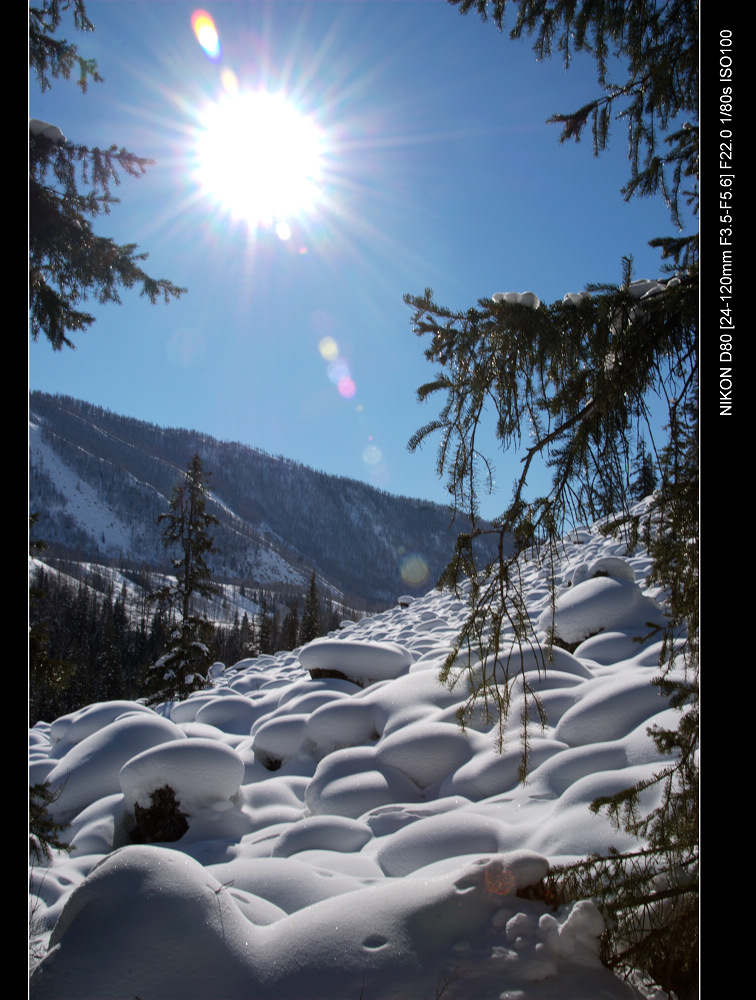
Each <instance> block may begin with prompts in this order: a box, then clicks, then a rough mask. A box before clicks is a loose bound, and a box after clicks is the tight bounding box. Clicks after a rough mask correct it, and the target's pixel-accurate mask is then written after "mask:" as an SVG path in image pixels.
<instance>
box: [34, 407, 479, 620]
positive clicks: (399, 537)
mask: <svg viewBox="0 0 756 1000" xmlns="http://www.w3.org/2000/svg"><path fill="white" fill-rule="evenodd" d="M195 452H197V453H198V454H199V455H200V457H201V459H202V462H203V465H204V468H205V469H206V470H207V471H208V472H209V473H210V474H211V478H210V487H211V497H210V508H211V509H212V512H213V514H214V515H215V516H216V517H217V518H218V520H219V524H218V525H217V528H216V530H215V532H214V544H215V546H216V548H217V550H218V551H217V553H216V554H215V555H214V556H213V558H212V569H213V573H214V575H216V576H217V578H218V579H219V580H234V581H237V582H242V583H246V584H249V585H257V586H265V585H266V584H281V583H283V584H286V583H289V584H292V585H293V586H295V587H297V588H303V587H304V586H305V585H306V582H307V580H308V578H309V574H310V572H311V570H312V569H313V568H315V569H317V571H318V574H319V576H321V577H322V578H324V579H325V580H327V581H328V583H329V584H330V586H331V587H332V589H333V591H334V593H337V594H340V595H345V596H348V597H353V598H358V599H360V600H363V601H367V602H370V603H374V604H380V603H384V604H385V603H389V602H391V601H393V600H395V598H396V596H397V595H398V594H399V593H402V592H404V591H409V592H410V593H412V592H415V593H419V592H422V591H424V590H427V588H428V587H429V586H432V585H433V584H434V583H435V581H436V579H437V578H438V575H439V573H440V571H441V569H442V568H443V566H444V565H445V563H446V561H447V560H448V558H449V555H450V553H451V550H452V546H453V542H454V538H455V536H456V533H457V531H458V530H459V525H458V524H455V525H454V526H451V525H450V515H449V512H448V510H446V509H445V508H444V507H442V506H439V505H436V504H432V503H429V502H426V501H422V500H413V499H409V498H406V497H396V496H392V495H390V494H388V493H385V492H383V491H381V490H377V489H375V488H373V487H370V486H368V485H367V484H365V483H361V482H358V481H355V480H350V479H345V478H342V477H337V476H329V475H326V474H325V473H323V472H318V471H315V470H313V469H310V468H307V467H306V466H304V465H300V464H299V463H296V462H292V461H289V460H287V459H285V458H282V457H280V456H273V455H269V454H266V453H265V452H262V451H259V450H257V449H254V448H250V447H248V446H246V445H242V444H239V443H235V442H225V441H218V440H216V439H214V438H212V437H209V436H207V435H204V434H201V433H199V432H198V431H194V430H187V429H183V428H162V427H158V426H156V425H154V424H150V423H146V422H143V421H139V420H134V419H131V418H129V417H123V416H119V415H117V414H114V413H111V412H110V411H108V410H106V409H103V408H101V407H97V406H93V405H91V404H89V403H86V402H83V401H81V400H76V399H72V398H70V397H66V396H52V395H48V394H45V393H41V392H32V393H31V395H30V404H29V472H30V488H29V502H30V511H35V512H38V513H39V519H38V522H37V525H36V530H35V533H36V535H38V536H39V537H41V538H44V539H45V541H46V542H47V543H48V544H49V545H50V546H51V550H52V551H53V552H54V553H56V554H61V553H64V554H67V555H71V556H73V557H75V558H77V559H80V560H90V561H95V562H102V563H111V564H112V563H119V564H123V565H146V566H149V567H152V568H155V569H163V570H164V569H166V568H167V567H168V561H167V554H166V552H165V550H164V548H163V546H162V544H161V533H160V526H159V525H158V522H157V519H158V516H159V515H160V514H161V513H164V512H165V511H166V510H167V508H168V502H169V498H170V495H171V490H172V488H173V486H174V484H175V483H176V481H177V480H178V478H179V476H180V475H181V473H182V472H183V470H184V469H185V467H186V464H187V461H188V460H189V459H190V458H191V456H192V455H193V454H194V453H195Z"/></svg>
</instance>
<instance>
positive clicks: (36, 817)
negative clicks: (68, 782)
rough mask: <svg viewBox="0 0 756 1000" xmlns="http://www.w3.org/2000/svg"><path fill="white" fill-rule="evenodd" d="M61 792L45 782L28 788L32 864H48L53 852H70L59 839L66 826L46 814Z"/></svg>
mask: <svg viewBox="0 0 756 1000" xmlns="http://www.w3.org/2000/svg"><path fill="white" fill-rule="evenodd" d="M61 791H62V788H57V789H53V788H51V787H50V785H49V784H48V783H47V782H40V783H38V784H35V785H30V786H29V857H30V860H31V863H32V864H35V865H43V864H45V863H47V862H50V861H51V860H52V852H53V851H54V850H55V851H66V852H68V851H69V850H70V847H69V846H68V844H66V843H65V842H64V841H62V840H61V839H60V837H59V834H61V833H63V831H64V830H65V829H66V828H67V826H68V824H67V823H56V822H55V820H54V819H53V818H52V817H51V816H50V814H49V812H48V808H49V807H50V806H51V805H52V803H53V802H55V800H56V799H57V798H58V797H59V796H60V793H61Z"/></svg>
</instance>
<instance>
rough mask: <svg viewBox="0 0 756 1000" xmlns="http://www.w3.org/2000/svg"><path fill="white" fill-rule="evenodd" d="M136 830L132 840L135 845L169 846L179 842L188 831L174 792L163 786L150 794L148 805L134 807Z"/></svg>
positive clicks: (169, 787) (167, 786)
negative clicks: (159, 844)
mask: <svg viewBox="0 0 756 1000" xmlns="http://www.w3.org/2000/svg"><path fill="white" fill-rule="evenodd" d="M134 816H135V819H136V829H135V830H134V832H133V833H132V835H131V837H132V840H133V841H134V842H135V843H137V844H156V843H161V844H170V843H173V842H174V841H176V840H180V839H181V838H182V837H183V836H184V834H185V833H186V831H187V830H188V829H189V824H188V823H187V821H186V813H184V812H182V811H181V809H180V808H179V802H178V800H177V798H176V792H175V791H174V789H173V788H171V786H170V785H163V787H162V788H156V789H155V791H154V792H150V805H149V806H140V805H139V803H138V802H137V803H136V804H135V806H134Z"/></svg>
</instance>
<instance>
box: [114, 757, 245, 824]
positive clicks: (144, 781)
mask: <svg viewBox="0 0 756 1000" xmlns="http://www.w3.org/2000/svg"><path fill="white" fill-rule="evenodd" d="M243 778H244V761H243V760H242V758H241V757H240V756H239V754H238V753H236V751H235V750H233V749H232V748H231V747H229V746H226V744H225V743H220V742H218V741H217V740H210V739H202V738H187V739H184V740H181V741H179V742H175V743H164V744H162V745H161V746H157V747H152V748H151V749H149V750H146V751H144V752H143V753H140V754H137V755H136V756H135V757H132V758H131V759H130V760H128V761H127V762H126V763H125V764H124V766H123V767H122V768H121V771H120V773H119V775H118V781H119V784H120V787H121V791H122V792H123V795H124V807H125V808H126V810H127V811H128V812H129V813H132V814H133V813H134V808H135V805H136V804H137V803H138V804H139V805H140V806H141V807H142V808H148V807H149V806H150V803H151V795H152V793H153V792H155V791H157V790H158V789H159V788H163V787H164V786H165V785H168V786H170V787H171V788H172V789H173V791H174V792H175V795H176V801H177V802H178V804H179V807H180V809H181V812H183V813H184V814H185V815H187V816H188V817H192V816H194V815H196V814H197V813H198V812H199V811H200V810H201V809H207V808H210V809H216V810H218V811H222V810H224V809H227V808H229V807H230V805H231V799H232V798H233V797H234V796H235V795H236V793H237V792H238V790H239V786H240V785H241V783H242V779H243Z"/></svg>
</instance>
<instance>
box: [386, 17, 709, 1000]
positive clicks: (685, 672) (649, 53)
mask: <svg viewBox="0 0 756 1000" xmlns="http://www.w3.org/2000/svg"><path fill="white" fill-rule="evenodd" d="M450 2H452V3H455V4H459V6H460V8H461V10H462V12H463V13H466V12H467V11H468V10H469V9H473V8H474V9H476V10H477V11H478V12H479V13H480V14H481V16H482V17H483V18H484V20H485V19H487V18H488V17H489V15H490V16H492V17H493V19H494V20H495V22H496V23H497V24H498V26H499V27H500V28H501V27H502V24H503V17H504V13H505V10H506V8H507V7H508V6H509V8H510V9H511V8H512V7H513V6H516V8H517V20H516V24H515V26H514V28H513V29H512V32H511V34H512V36H513V37H520V36H521V35H522V34H523V33H529V34H534V35H535V37H536V42H535V49H536V52H537V54H538V55H539V56H541V57H542V56H547V55H549V54H550V53H551V51H552V48H558V50H559V51H560V52H561V53H562V55H563V57H564V60H565V65H567V66H568V65H569V63H570V59H571V57H572V54H573V52H576V51H580V50H583V51H586V52H588V53H591V54H592V55H593V57H594V58H595V60H596V65H597V70H598V79H599V83H600V85H601V87H602V94H601V96H599V97H597V98H596V99H595V100H594V101H592V102H590V103H589V104H587V105H585V106H584V107H583V108H581V109H579V110H578V111H576V112H572V113H569V114H558V115H555V116H554V118H553V119H552V120H553V121H558V122H560V123H562V125H563V133H562V141H564V140H566V139H579V138H580V135H581V132H582V131H583V129H584V127H585V126H586V125H587V123H588V122H589V121H591V129H592V134H593V148H594V153H595V154H597V155H598V154H599V153H600V152H601V151H602V150H603V149H604V148H605V146H606V142H607V139H608V135H609V127H610V122H611V120H612V118H613V117H614V116H615V114H616V112H617V111H618V110H620V109H621V110H622V112H623V115H622V116H623V118H624V119H625V120H626V122H627V125H628V138H629V145H630V153H631V177H630V180H629V182H628V184H627V185H626V187H625V188H624V189H623V193H624V195H625V197H626V198H630V197H631V196H632V195H649V194H654V193H661V194H662V195H663V197H664V198H665V200H666V202H667V204H668V205H669V207H670V210H671V214H672V219H673V222H674V223H675V224H677V225H678V226H679V225H680V220H681V198H682V197H686V198H687V200H688V203H689V204H690V205H691V206H692V207H694V209H697V174H698V125H697V119H698V103H697V100H698V87H697V83H698V10H697V4H696V3H695V2H693V0H672V2H670V3H663V4H662V3H656V2H653V0H649V2H645V3H638V4H631V5H628V4H620V3H613V2H612V3H610V2H599V3H593V2H587V0H586V2H577V3H573V2H570V0H520V2H518V3H517V4H516V5H515V4H514V3H513V2H512V3H510V4H509V5H507V2H506V0H498V2H493V3H487V2H485V0H450ZM610 54H616V55H617V56H618V57H619V59H618V61H617V62H615V63H611V64H610ZM610 66H611V68H614V67H616V66H619V67H621V68H624V71H626V72H627V79H626V80H625V81H624V83H622V84H620V85H615V84H612V83H610V82H609V79H608V77H609V71H610ZM682 116H689V118H690V120H689V121H687V122H685V124H684V125H683V126H682V127H681V128H678V127H677V126H678V122H679V120H680V118H681V117H682ZM673 126H674V128H675V131H670V129H671V128H672V127H673ZM662 139H663V140H664V142H665V143H666V145H667V151H666V152H665V153H661V152H660V150H659V145H658V144H659V142H660V141H662ZM683 184H689V185H690V188H689V190H683V188H682V185H683ZM651 245H652V246H658V247H659V248H660V249H661V253H662V258H663V259H664V258H666V259H668V260H671V261H672V264H671V265H670V266H669V267H668V272H672V271H673V269H675V270H676V273H674V275H673V276H672V277H670V278H669V279H668V280H661V279H660V280H659V281H658V282H650V283H647V282H634V281H633V274H632V259H631V258H630V257H627V258H625V260H624V262H623V269H622V278H621V281H620V282H618V283H617V284H616V285H595V284H594V285H588V286H587V287H586V292H584V293H582V294H580V295H572V294H570V295H567V296H565V298H564V300H563V301H561V302H555V303H553V304H551V305H546V304H542V303H540V302H538V300H537V299H536V298H535V296H529V297H528V298H527V299H525V300H523V299H522V297H519V296H518V297H514V298H513V299H510V298H509V297H507V296H496V301H494V300H492V299H480V300H479V302H478V305H477V307H475V308H469V309H466V310H464V311H452V310H450V309H448V308H446V307H443V306H440V305H437V304H436V303H435V302H434V301H433V296H432V292H431V291H430V289H426V291H425V293H424V294H423V295H421V296H406V297H405V299H406V301H407V303H408V304H409V305H410V306H412V307H413V310H414V313H413V326H414V329H415V331H416V333H417V334H418V335H420V336H426V337H428V338H429V340H430V343H429V346H428V347H427V349H426V351H425V354H426V357H427V358H428V360H430V361H432V362H434V363H436V364H438V365H439V366H440V371H438V373H437V374H436V376H435V377H434V379H433V380H432V381H431V382H429V383H427V384H426V385H424V386H421V387H420V389H419V390H418V395H419V397H420V399H421V400H424V399H427V398H429V397H431V396H433V395H434V394H436V393H441V394H442V395H443V396H444V397H445V401H444V404H443V406H442V409H441V412H440V414H439V416H438V417H437V418H436V419H434V420H432V421H431V422H429V423H428V424H426V425H425V426H424V427H422V428H421V429H420V430H419V431H418V432H417V433H416V434H415V435H414V436H413V438H412V439H411V441H410V448H411V449H414V448H417V447H420V445H422V444H423V442H425V441H426V439H428V438H429V437H430V436H432V435H435V434H440V436H441V444H440V448H439V453H438V463H437V467H438V471H439V474H441V475H445V476H447V477H448V478H447V482H448V489H449V493H450V496H451V498H452V501H453V505H454V508H455V509H456V510H458V511H461V512H464V513H466V514H467V515H468V517H469V518H470V521H471V525H472V527H471V529H470V531H468V532H467V533H465V534H463V535H460V537H459V538H458V540H457V544H456V549H455V553H454V557H453V559H452V562H451V563H450V564H449V566H448V567H447V569H446V570H445V572H444V574H443V576H442V578H441V581H440V585H448V586H451V587H453V588H455V589H456V591H457V593H458V594H459V595H460V596H463V594H465V593H468V594H469V597H468V601H469V612H468V616H467V619H466V622H465V624H464V626H463V628H462V630H461V633H460V635H459V636H458V637H457V639H456V641H455V643H454V647H453V650H452V652H451V654H450V655H449V657H448V659H447V661H446V663H445V666H444V669H443V671H442V678H443V679H444V680H445V681H447V682H449V683H458V682H459V681H460V680H466V681H467V683H468V690H469V698H468V701H467V703H466V705H465V706H464V708H463V710H462V711H461V712H460V722H461V723H462V724H463V725H464V723H465V722H466V721H467V720H468V719H469V718H470V715H471V713H472V712H473V711H474V710H476V709H477V708H478V707H480V705H481V703H482V705H483V706H484V708H485V710H486V711H491V712H492V713H496V715H497V716H498V720H499V739H500V741H501V740H502V739H503V735H504V732H505V729H506V726H507V724H508V714H509V707H510V702H511V695H512V691H513V685H514V684H515V682H516V680H517V674H518V668H517V663H518V658H517V656H516V655H515V656H510V655H503V656H502V660H504V661H506V662H502V660H499V665H500V667H501V669H502V671H503V678H502V675H501V674H499V672H498V671H496V677H495V678H494V671H493V670H489V669H487V665H492V664H494V663H496V661H497V657H498V654H499V652H500V651H504V650H505V649H508V648H509V647H510V645H511V641H512V636H514V640H515V645H516V644H517V643H519V645H520V648H521V649H524V648H526V647H529V646H532V645H536V646H537V645H538V638H537V636H536V635H535V633H534V631H533V627H532V624H531V622H530V620H529V617H528V614H527V608H526V607H525V602H524V595H523V593H522V590H521V588H520V585H519V576H518V559H519V558H520V556H522V555H528V556H530V555H531V554H535V555H537V556H540V557H541V558H543V559H544V560H545V561H546V562H547V563H550V562H552V561H553V560H556V559H557V558H558V552H557V544H558V541H559V538H560V537H561V536H562V534H563V533H564V531H565V529H566V528H567V527H568V526H569V525H570V524H575V523H579V522H582V521H584V520H587V519H588V520H590V519H595V518H597V517H600V516H602V515H606V514H607V513H608V512H609V511H610V510H613V512H614V514H615V517H614V519H613V520H612V521H610V522H609V523H607V525H606V530H607V531H617V532H623V533H624V536H625V537H626V538H630V539H631V541H632V540H635V541H636V542H637V541H638V540H639V539H640V538H643V539H644V540H645V543H646V545H647V546H648V550H649V552H650V554H651V557H652V560H653V562H652V570H651V574H650V582H652V583H655V584H657V585H658V586H659V587H660V588H662V589H663V590H664V591H666V594H667V609H668V618H667V626H666V628H665V630H664V631H663V639H664V641H663V643H662V651H661V656H660V660H659V667H660V675H659V677H658V678H657V680H656V681H655V683H656V684H657V685H658V687H659V688H660V690H661V691H662V693H663V694H665V695H666V696H668V697H669V698H670V703H671V704H672V705H673V706H674V707H676V708H678V709H679V710H680V715H679V722H678V726H677V728H676V729H672V728H669V727H666V728H662V727H656V728H654V729H652V730H651V731H650V735H651V736H652V738H653V740H654V741H655V743H656V745H657V747H658V749H659V750H660V751H661V752H662V753H664V754H668V755H669V764H668V765H667V766H665V767H662V768H660V770H659V771H658V772H657V773H656V774H655V775H654V776H653V777H652V778H651V779H649V780H648V781H646V782H643V783H640V784H638V785H635V786H633V787H632V788H629V789H627V790H625V791H623V792H621V793H619V794H617V795H614V796H611V797H606V798H602V799H598V800H597V801H596V802H594V803H593V804H592V808H593V809H594V810H596V811H598V810H600V809H603V810H606V811H608V813H609V815H610V816H611V817H612V819H613V820H614V822H615V823H616V824H617V826H618V828H619V827H622V828H624V829H625V830H627V831H629V832H631V833H633V834H635V835H636V836H637V837H638V838H639V845H638V848H637V849H636V850H633V851H628V852H625V853H624V854H619V853H618V852H616V851H613V850H612V851H610V852H609V854H608V855H607V856H605V857H591V858H589V859H587V860H586V861H585V862H582V863H581V864H578V865H574V866H570V867H569V868H565V869H561V870H560V871H559V872H558V879H559V881H560V882H561V886H562V890H563V891H564V892H565V893H566V894H567V895H568V896H571V897H572V898H582V897H585V896H596V897H597V898H598V899H599V901H600V904H601V906H602V909H603V912H604V913H605V915H606V917H607V933H606V935H605V939H604V952H603V957H604V960H605V961H606V963H607V964H608V965H610V966H612V967H613V968H615V969H617V970H618V971H624V972H627V973H630V972H632V971H634V970H638V969H640V970H643V972H644V973H645V974H646V975H648V976H650V977H652V978H653V979H654V981H655V982H657V983H658V984H659V985H661V986H662V987H663V988H664V989H666V990H667V991H668V992H669V991H670V990H674V991H675V993H676V994H677V996H678V1000H688V998H692V997H694V996H697V993H696V986H697V947H698V937H697V908H698V760H697V753H698V413H697V395H698V240H697V235H692V236H691V235H687V236H685V235H683V236H675V237H673V238H667V237H665V238H658V239H654V240H652V241H651ZM652 395H655V396H657V397H658V399H659V400H661V401H662V403H663V404H664V405H665V406H666V410H667V426H666V432H667V435H668V437H667V442H666V445H665V447H664V448H663V449H662V452H661V463H660V464H661V469H660V471H661V482H660V484H659V485H658V487H657V489H656V492H655V494H654V497H653V500H652V502H651V505H650V507H649V508H648V509H647V511H646V515H645V518H644V519H643V521H641V517H640V515H638V514H637V513H635V512H632V511H630V510H629V502H630V501H632V500H633V498H634V495H635V494H634V488H633V486H632V485H631V483H630V467H631V463H632V458H633V456H632V454H631V451H630V445H629V443H628V442H629V441H631V440H632V439H633V438H635V439H636V440H638V439H640V438H641V437H642V432H643V431H644V430H645V431H648V432H649V433H650V432H651V426H650V420H649V416H648V414H649V408H648V401H649V398H650V397H651V396H652ZM486 408H488V409H489V410H490V411H491V412H493V413H494V414H495V428H494V429H495V434H496V438H497V439H498V443H499V445H500V446H501V449H502V450H503V451H505V452H507V454H508V457H510V459H511V457H512V456H513V455H514V454H518V455H519V457H520V458H521V469H522V471H521V474H520V475H519V477H518V478H517V479H516V480H515V482H514V484H513V491H512V497H511V500H510V502H509V503H508V505H507V506H506V507H505V509H504V510H503V512H502V514H501V515H500V516H499V517H498V518H497V519H496V520H495V522H494V524H493V526H492V527H489V526H488V525H485V524H483V523H482V522H481V519H480V515H479V498H480V494H481V492H482V491H483V490H485V489H486V488H487V487H489V486H490V484H491V482H492V478H493V476H492V456H490V455H485V454H482V453H481V452H480V451H479V441H480V439H481V436H482V433H479V432H481V426H482V422H483V418H484V411H485V410H486ZM523 441H524V442H525V443H524V444H523ZM539 461H541V462H543V463H545V465H546V466H547V468H549V469H550V470H551V473H552V476H551V483H550V486H549V487H548V489H547V490H546V491H545V492H544V494H543V495H542V496H535V497H533V496H531V495H529V494H528V476H529V475H530V473H531V471H532V468H533V467H534V463H537V462H539ZM638 489H640V487H638ZM485 536H489V537H493V539H494V541H495V543H496V548H497V552H498V555H497V557H496V558H495V559H494V560H492V561H486V560H485V559H482V558H481V551H482V549H481V541H482V540H483V538H484V537H485ZM541 652H542V655H543V663H544V666H547V665H548V658H549V650H548V649H543V650H542V651H541ZM462 653H464V655H460V654H462ZM519 662H520V665H522V662H523V661H522V659H520V661H519ZM460 663H463V664H464V663H468V664H469V666H468V667H467V668H464V667H462V668H460V666H459V664H460ZM460 670H462V676H460ZM519 672H520V673H521V672H522V671H521V670H520V671H519ZM523 681H524V682H525V685H526V687H525V690H526V693H527V694H529V695H530V696H531V697H532V700H533V702H535V703H536V705H537V704H538V699H537V696H536V695H535V693H534V692H532V691H530V690H529V689H528V687H527V681H526V678H525V677H524V676H523ZM542 718H543V716H542ZM522 727H523V729H522V745H523V754H522V767H521V777H522V778H524V776H525V774H526V771H527V764H528V759H527V754H528V719H527V713H526V714H525V716H524V718H523V721H522ZM649 789H652V790H653V791H654V792H655V793H656V794H655V796H653V797H651V798H650V799H649V798H648V797H644V798H643V799H642V798H641V796H642V794H643V793H644V792H646V791H648V790H649ZM649 801H652V802H655V805H653V806H652V807H651V808H649V809H644V808H643V806H642V802H649Z"/></svg>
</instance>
